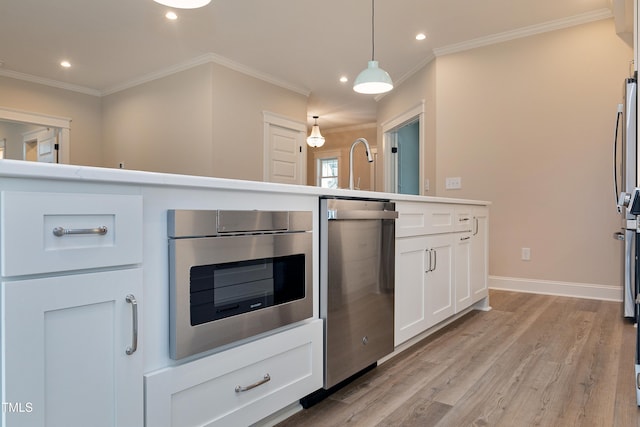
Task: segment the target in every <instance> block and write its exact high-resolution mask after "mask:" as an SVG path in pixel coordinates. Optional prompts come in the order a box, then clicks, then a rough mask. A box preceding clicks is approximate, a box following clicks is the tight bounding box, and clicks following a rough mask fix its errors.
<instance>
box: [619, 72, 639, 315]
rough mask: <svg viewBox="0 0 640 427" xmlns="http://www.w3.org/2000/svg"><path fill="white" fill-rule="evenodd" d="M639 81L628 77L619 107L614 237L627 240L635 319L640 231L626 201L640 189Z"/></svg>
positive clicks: (628, 295) (628, 310)
mask: <svg viewBox="0 0 640 427" xmlns="http://www.w3.org/2000/svg"><path fill="white" fill-rule="evenodd" d="M636 99H637V81H636V78H628V79H626V80H625V83H624V102H623V103H622V104H619V105H618V112H617V114H616V128H615V137H614V144H613V151H614V168H613V176H614V186H615V202H616V205H617V208H618V212H619V213H620V217H621V231H619V232H617V233H614V238H616V239H618V240H621V241H623V243H624V256H623V262H622V268H623V280H624V293H623V304H624V317H629V318H635V295H636V284H635V281H636V280H635V258H636V253H635V252H636V251H635V236H636V229H637V221H636V216H635V215H632V214H631V213H630V212H629V210H628V209H625V208H624V206H625V204H628V200H627V201H626V203H625V198H626V199H628V198H629V197H631V195H632V194H633V190H634V189H635V188H636V187H638V175H637V166H638V152H637V145H638V144H637V125H636V117H637V116H636V105H637V100H636Z"/></svg>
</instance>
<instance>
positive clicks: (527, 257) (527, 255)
mask: <svg viewBox="0 0 640 427" xmlns="http://www.w3.org/2000/svg"><path fill="white" fill-rule="evenodd" d="M522 260H523V261H531V248H522Z"/></svg>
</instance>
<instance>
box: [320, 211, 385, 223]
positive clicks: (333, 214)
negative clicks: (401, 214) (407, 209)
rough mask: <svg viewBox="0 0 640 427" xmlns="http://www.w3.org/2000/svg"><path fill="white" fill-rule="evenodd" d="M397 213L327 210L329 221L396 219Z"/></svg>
mask: <svg viewBox="0 0 640 427" xmlns="http://www.w3.org/2000/svg"><path fill="white" fill-rule="evenodd" d="M396 218H398V212H397V211H369V210H355V209H354V210H336V209H329V210H327V219H329V220H332V221H334V220H358V219H396Z"/></svg>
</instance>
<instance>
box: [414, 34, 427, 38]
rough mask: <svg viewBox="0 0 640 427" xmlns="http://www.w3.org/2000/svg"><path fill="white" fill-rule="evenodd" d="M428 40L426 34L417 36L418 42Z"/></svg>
mask: <svg viewBox="0 0 640 427" xmlns="http://www.w3.org/2000/svg"><path fill="white" fill-rule="evenodd" d="M426 38H427V35H426V34H425V33H418V34H416V40H424V39H426Z"/></svg>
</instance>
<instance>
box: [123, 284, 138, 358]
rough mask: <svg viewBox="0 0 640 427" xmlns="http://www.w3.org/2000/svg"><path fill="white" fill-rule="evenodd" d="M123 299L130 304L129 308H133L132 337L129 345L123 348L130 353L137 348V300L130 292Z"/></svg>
mask: <svg viewBox="0 0 640 427" xmlns="http://www.w3.org/2000/svg"><path fill="white" fill-rule="evenodd" d="M125 299H126V300H127V302H128V303H129V304H131V310H133V338H132V342H131V347H127V349H126V350H125V352H126V353H127V354H128V355H132V354H133V353H135V352H136V350H137V349H138V301H136V297H134V296H133V295H131V294H129V295H127V296H126V297H125Z"/></svg>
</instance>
